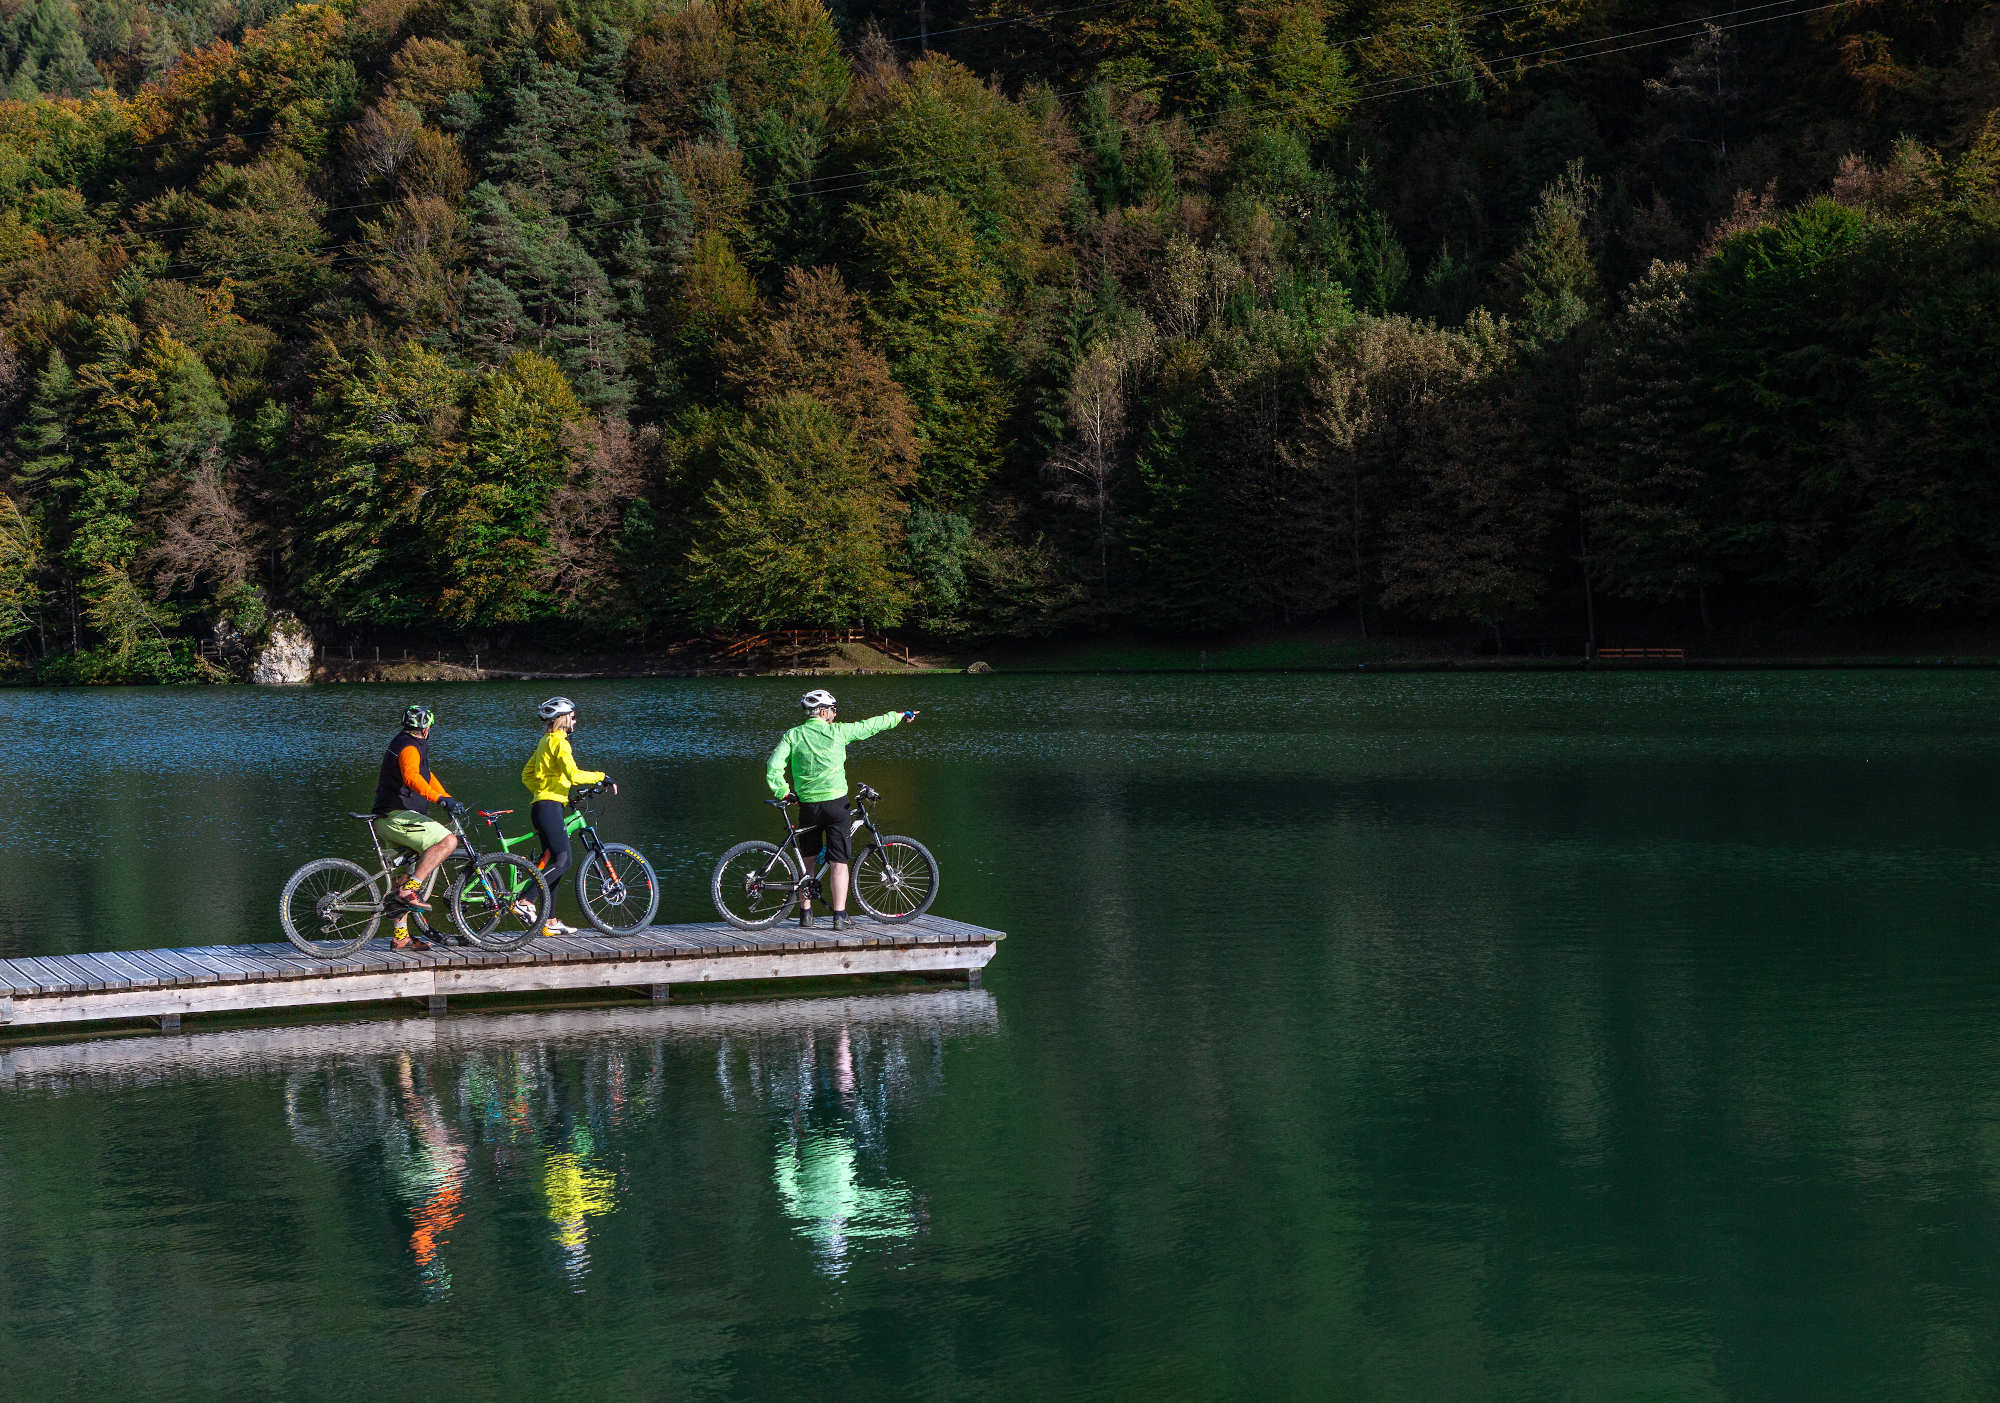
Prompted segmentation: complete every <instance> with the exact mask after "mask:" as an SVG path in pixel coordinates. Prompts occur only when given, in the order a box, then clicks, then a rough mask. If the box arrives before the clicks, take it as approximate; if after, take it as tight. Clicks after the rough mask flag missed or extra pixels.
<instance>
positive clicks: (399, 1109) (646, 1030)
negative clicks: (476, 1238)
mask: <svg viewBox="0 0 2000 1403" xmlns="http://www.w3.org/2000/svg"><path fill="white" fill-rule="evenodd" d="M997 1027H998V1016H997V1013H996V1010H995V1006H994V1003H993V1000H992V996H991V995H989V994H987V993H985V992H984V991H983V990H963V991H961V990H949V991H937V992H928V993H920V994H908V995H873V996H859V997H854V998H839V999H797V1000H785V1001H780V1002H770V1003H755V1004H717V1005H692V1006H688V1007H673V1006H669V1007H654V1008H639V1009H592V1010H587V1011H586V1010H578V1011H569V1012H561V1011H552V1012H548V1013H540V1014H505V1015H494V1016H485V1017H466V1018H457V1019H444V1020H430V1019H407V1020H399V1021H388V1022H379V1023H351V1024H333V1025H326V1026H320V1027H302V1028H261V1029H243V1030H230V1031H224V1032H206V1033H202V1032H196V1033H184V1034H180V1035H177V1036H176V1035H167V1036H161V1037H149V1038H138V1039H120V1040H113V1041H103V1042H84V1043H73V1044H67V1045H51V1046H30V1047H19V1048H14V1049H11V1050H5V1051H0V1088H7V1087H10V1086H11V1087H12V1088H15V1089H21V1090H25V1089H35V1090H39V1091H42V1092H46V1093H54V1094H65V1093H75V1092H84V1091H90V1092H103V1091H106V1090H110V1089H113V1088H117V1087H128V1086H134V1085H141V1086H152V1085H159V1084H162V1083H166V1082H172V1081H182V1080H197V1079H204V1078H223V1077H238V1076H275V1077H277V1078H278V1079H279V1080H280V1082H281V1084H282V1088H283V1095H282V1115H283V1118H284V1123H285V1126H286V1128H287V1129H288V1130H289V1131H290V1134H291V1138H292V1141H293V1142H294V1143H295V1144H296V1145H297V1146H298V1147H299V1148H300V1149H301V1150H302V1151H304V1152H306V1153H307V1154H308V1155H309V1156H311V1157H312V1158H313V1159H315V1160H318V1161H320V1162H322V1163H324V1164H326V1165H329V1166H331V1167H332V1168H334V1169H335V1170H336V1171H337V1172H338V1173H339V1174H340V1175H341V1176H343V1178H344V1179H345V1180H346V1181H347V1186H348V1192H349V1194H351V1195H353V1196H355V1197H356V1198H364V1199H365V1198H366V1197H368V1196H371V1195H373V1196H377V1197H379V1198H380V1199H382V1200H383V1201H384V1202H385V1203H387V1204H389V1205H392V1206H393V1211H394V1214H395V1215H396V1220H397V1223H398V1232H399V1234H400V1236H401V1237H402V1239H403V1241H404V1242H405V1244H406V1251H407V1257H408V1263H409V1271H410V1274H411V1277H412V1279H413V1280H414V1283H415V1285H416V1288H417V1290H418V1291H419V1293H420V1294H421V1295H422V1296H423V1297H425V1298H427V1299H430V1300H441V1299H444V1298H446V1297H448V1296H449V1295H450V1294H451V1293H452V1290H453V1258H454V1253H455V1252H456V1250H457V1239H458V1237H459V1236H460V1235H461V1234H462V1233H463V1232H465V1231H467V1230H468V1219H469V1218H470V1219H472V1220H474V1221H475V1222H476V1223H478V1225H479V1231H480V1232H481V1233H485V1232H486V1231H488V1226H487V1225H488V1224H490V1223H500V1224H503V1225H506V1226H507V1227H508V1228H509V1230H517V1225H521V1224H531V1223H539V1224H540V1227H539V1229H537V1230H536V1236H537V1237H539V1238H540V1240H541V1242H542V1243H543V1246H542V1248H541V1250H542V1251H543V1252H545V1253H547V1254H548V1257H549V1260H550V1262H551V1271H552V1274H553V1275H554V1276H555V1277H557V1278H558V1279H559V1280H560V1281H561V1282H562V1283H563V1285H564V1286H566V1287H567V1289H569V1290H571V1291H582V1290H584V1289H586V1287H587V1285H588V1283H589V1279H590V1276H591V1272H592V1269H593V1237H594V1235H595V1234H596V1233H598V1232H599V1231H600V1230H601V1229H602V1227H603V1226H604V1225H605V1224H606V1223H607V1222H609V1221H611V1220H613V1219H615V1218H616V1217H617V1216H618V1215H620V1214H621V1213H624V1212H627V1211H629V1210H630V1209H631V1208H632V1194H631V1191H630V1185H629V1182H628V1174H627V1170H626V1164H627V1160H628V1157H629V1156H631V1155H632V1154H635V1153H642V1154H643V1153H648V1152H650V1151H651V1150H654V1149H657V1148H658V1147H659V1146H661V1145H662V1144H665V1145H668V1146H673V1145H674V1144H676V1143H677V1142H678V1141H681V1140H683V1139H686V1138H690V1137H691V1136H692V1134H693V1132H692V1131H691V1129H690V1126H691V1123H693V1122H698V1121H700V1120H702V1119H704V1118H705V1117H708V1116H711V1115H712V1114H713V1111H714V1109H720V1110H721V1111H722V1112H723V1113H724V1114H725V1115H728V1116H732V1117H746V1118H755V1119H757V1120H759V1121H761V1122H762V1123H763V1124H764V1126H765V1130H764V1131H763V1132H762V1133H764V1134H768V1136H769V1142H768V1143H769V1145H770V1150H769V1159H768V1163H769V1165H770V1183H771V1185H772V1188H773V1189H774V1190H775V1195H776V1207H777V1208H778V1210H779V1211H780V1212H781V1213H782V1214H783V1216H784V1218H785V1219H786V1220H787V1222H788V1223H789V1224H790V1226H791V1229H792V1231H793V1232H794V1233H795V1234H796V1235H797V1236H798V1237H800V1238H801V1239H803V1240H804V1241H805V1242H806V1243H807V1244H809V1245H810V1247H811V1250H812V1253H813V1261H814V1264H815V1266H816V1267H817V1269H818V1270H820V1271H822V1272H823V1273H825V1274H826V1275H828V1276H831V1277H834V1278H839V1277H841V1276H843V1275H844V1274H845V1273H846V1272H847V1270H848V1269H849V1267H850V1265H851V1264H852V1262H853V1260H854V1258H855V1255H856V1253H857V1252H858V1251H859V1250H860V1249H861V1247H862V1245H863V1244H869V1243H876V1244H884V1245H889V1244H895V1243H903V1242H908V1241H910V1240H911V1239H913V1238H915V1237H916V1236H917V1235H918V1234H920V1233H921V1232H922V1231H923V1229H924V1227H925V1224H926V1222H927V1217H926V1213H925V1208H924V1199H923V1196H922V1194H921V1193H919V1192H918V1191H917V1190H916V1189H914V1188H912V1187H911V1186H910V1185H909V1184H908V1183H906V1182H904V1181H903V1180H902V1179H900V1178H898V1177H897V1176H896V1175H895V1174H894V1173H892V1172H891V1169H890V1167H889V1165H890V1155H889V1150H888V1146H887V1143H886V1140H885V1130H886V1128H887V1126H888V1125H889V1124H890V1122H891V1119H892V1117H893V1116H895V1115H897V1114H899V1113H902V1112H904V1111H907V1110H908V1109H909V1108H910V1107H911V1106H912V1105H914V1104H916V1103H917V1102H919V1101H921V1100H922V1099H924V1098H927V1097H929V1096H931V1095H933V1094H935V1093H936V1092H938V1091H939V1090H940V1089H941V1088H942V1087H943V1086H944V1082H945V1049H946V1044H947V1042H948V1041H950V1040H951V1039H953V1038H957V1037H961V1036H965V1035H971V1034H979V1033H990V1032H992V1031H994V1030H995V1029H996V1028H997ZM704 1044H709V1045H712V1046H713V1049H714V1051H713V1056H712V1058H711V1057H709V1056H706V1055H704V1054H703V1052H702V1046H703V1045H704ZM691 1052H692V1053H694V1054H695V1055H694V1056H693V1057H689V1056H688V1055H687V1054H689V1053H691ZM710 1087H712V1088H713V1090H707V1089H706V1088H710ZM704 1097H706V1098H708V1103H709V1109H704V1107H703V1106H702V1105H701V1101H702V1099H704ZM718 1101H719V1103H720V1104H719V1108H718V1107H717V1102H718ZM670 1108H672V1109H670ZM643 1201H644V1202H645V1203H646V1205H647V1206H646V1210H645V1214H642V1215H641V1216H642V1217H643V1216H645V1215H646V1214H651V1215H657V1214H659V1213H662V1212H667V1211H670V1210H669V1209H668V1208H667V1206H666V1205H667V1202H668V1200H664V1199H662V1198H661V1197H660V1196H659V1195H658V1194H652V1195H650V1196H649V1197H648V1198H646V1199H645V1200H643ZM517 1236H518V1231H517ZM526 1245H527V1244H525V1243H518V1242H517V1243H516V1246H517V1247H525V1246H526Z"/></svg>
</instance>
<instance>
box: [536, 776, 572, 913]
mask: <svg viewBox="0 0 2000 1403" xmlns="http://www.w3.org/2000/svg"><path fill="white" fill-rule="evenodd" d="M528 821H529V822H530V823H532V824H534V825H535V832H536V833H537V834H539V835H540V836H541V839H542V857H543V859H544V860H543V863H542V879H543V880H544V881H546V882H547V883H548V884H549V899H550V900H551V901H553V900H554V899H555V895H556V888H557V887H558V886H560V885H562V879H563V874H564V873H565V872H567V871H569V830H568V829H567V828H565V827H563V806H562V805H561V804H558V803H557V802H556V801H555V800H553V799H537V800H535V802H534V803H532V804H530V805H528Z"/></svg>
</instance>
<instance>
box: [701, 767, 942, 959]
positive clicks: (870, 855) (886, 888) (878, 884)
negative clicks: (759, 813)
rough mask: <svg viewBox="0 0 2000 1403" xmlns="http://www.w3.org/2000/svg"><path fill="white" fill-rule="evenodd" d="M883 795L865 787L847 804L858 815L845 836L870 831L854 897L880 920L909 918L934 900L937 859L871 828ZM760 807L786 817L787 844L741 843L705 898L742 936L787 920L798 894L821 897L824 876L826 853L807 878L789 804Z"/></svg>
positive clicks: (859, 852)
mask: <svg viewBox="0 0 2000 1403" xmlns="http://www.w3.org/2000/svg"><path fill="white" fill-rule="evenodd" d="M881 797H882V796H881V795H880V794H878V793H877V792H876V791H875V790H873V789H871V788H869V787H868V786H867V785H865V784H864V785H860V786H858V787H857V788H856V790H855V796H854V798H853V799H851V800H849V801H848V804H847V811H848V812H849V813H850V814H853V815H856V817H855V818H854V820H853V826H852V828H851V829H850V830H849V832H850V833H851V834H855V835H858V834H859V833H860V832H861V831H862V830H863V829H864V828H865V829H866V830H867V831H868V837H867V839H866V841H864V842H860V843H858V844H856V845H855V849H854V870H853V878H854V880H853V884H852V885H853V889H854V899H855V900H856V901H858V902H860V903H861V909H862V910H863V911H865V912H867V913H868V914H869V915H871V916H873V917H874V918H875V919H876V920H878V921H889V922H891V923H894V922H899V921H908V920H913V919H915V918H916V917H918V916H921V915H923V913H924V912H926V911H928V910H930V909H931V903H932V902H933V901H935V900H937V889H938V865H937V859H936V858H934V857H932V856H931V850H930V849H929V848H927V847H925V846H924V845H923V844H922V843H919V842H918V841H917V840H916V839H915V838H906V837H904V836H903V835H902V834H900V833H891V834H888V835H886V836H885V835H884V834H883V833H882V831H881V830H880V829H879V828H877V827H876V826H875V815H874V813H873V812H872V811H871V810H870V809H869V807H868V806H869V805H870V804H873V803H874V802H875V801H876V800H878V799H880V798H881ZM764 802H765V803H767V804H769V805H770V806H771V807H772V808H774V809H776V810H778V811H779V813H780V814H782V815H783V817H784V820H785V841H784V842H783V843H766V842H762V841H760V840H758V839H754V838H753V839H752V840H750V841H749V842H747V843H738V844H737V845H736V846H735V847H733V848H731V849H730V850H729V851H728V852H726V853H724V854H723V855H722V856H721V857H719V858H717V859H716V862H715V871H714V872H713V873H711V874H710V876H709V879H708V894H709V897H710V899H711V900H713V901H714V902H715V909H716V911H717V912H718V913H720V915H721V916H722V919H723V920H725V921H727V922H729V924H731V925H732V926H739V927H741V928H742V929H744V930H762V929H764V928H765V927H766V926H774V925H776V924H777V923H778V922H780V921H782V920H784V919H785V917H786V916H788V915H790V914H791V912H792V908H793V907H794V906H796V905H798V902H799V899H800V897H801V896H807V895H809V896H813V897H817V896H818V895H819V894H820V892H821V890H822V889H823V887H822V883H823V880H824V878H825V876H826V849H825V848H824V847H822V848H821V849H820V851H819V855H818V858H817V862H818V866H817V867H816V868H815V870H814V871H813V874H812V875H811V876H810V877H808V876H807V875H806V874H805V866H806V864H805V858H804V854H803V853H801V852H800V851H799V830H798V828H797V827H796V826H795V825H794V824H793V823H792V809H791V805H792V802H793V801H792V800H790V799H766V800H765V801H764Z"/></svg>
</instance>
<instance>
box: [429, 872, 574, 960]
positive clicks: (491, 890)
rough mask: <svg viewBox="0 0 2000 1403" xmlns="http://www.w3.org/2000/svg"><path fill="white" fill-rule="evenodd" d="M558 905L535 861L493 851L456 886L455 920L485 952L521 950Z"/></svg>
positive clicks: (452, 904) (463, 933)
mask: <svg viewBox="0 0 2000 1403" xmlns="http://www.w3.org/2000/svg"><path fill="white" fill-rule="evenodd" d="M553 904H554V903H552V902H551V901H550V900H549V884H548V883H547V882H545V881H543V880H542V874H541V873H540V872H539V871H538V870H537V869H536V867H535V864H534V863H532V862H530V861H528V859H526V858H525V857H519V856H517V855H515V854H514V853H488V854H486V855H485V856H484V857H482V858H480V859H479V860H478V861H477V862H473V863H468V864H466V868H465V875H464V876H462V877H460V878H459V879H458V884H457V885H456V886H454V887H453V888H452V889H451V923H452V924H453V925H455V926H457V927H458V929H459V933H460V934H461V935H463V936H464V937H465V938H466V939H467V940H470V941H471V942H472V943H473V944H474V945H477V946H478V947H479V948H480V949H482V950H518V949H519V948H520V947H521V946H523V945H525V944H527V943H528V942H529V941H530V940H533V939H534V938H535V937H536V936H537V935H539V934H540V933H541V930H542V922H544V921H546V920H547V919H548V918H549V907H550V906H551V905H553Z"/></svg>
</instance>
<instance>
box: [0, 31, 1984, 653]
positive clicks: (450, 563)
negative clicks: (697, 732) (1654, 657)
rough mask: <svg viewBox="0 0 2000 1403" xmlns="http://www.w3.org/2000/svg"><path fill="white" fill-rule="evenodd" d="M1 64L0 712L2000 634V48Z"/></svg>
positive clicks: (807, 52) (1306, 38)
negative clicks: (68, 691) (387, 688)
mask: <svg viewBox="0 0 2000 1403" xmlns="http://www.w3.org/2000/svg"><path fill="white" fill-rule="evenodd" d="M0 66H4V74H5V78H6V82H7V91H8V93H9V94H10V95H11V97H10V100H8V101H5V102H0V334H4V342H0V442H4V444H5V445H6V447H7V450H8V451H7V456H6V462H5V495H4V497H0V642H4V646H5V648H6V649H7V651H8V657H9V660H10V666H11V667H13V669H14V670H15V671H16V672H17V673H18V674H19V675H25V676H32V677H37V678H40V679H43V680H50V681H65V680H73V681H119V680H149V679H169V680H171V679H190V678H198V677H202V676H215V675H222V674H221V673H220V672H219V671H218V669H217V667H216V664H215V662H214V661H213V657H214V653H215V646H214V645H215V644H216V643H218V642H219V643H220V645H221V656H222V658H223V663H224V667H225V668H226V667H227V666H228V664H229V659H230V658H231V657H238V658H240V657H241V656H243V654H244V651H245V650H246V649H248V648H249V647H252V646H254V644H255V643H256V641H257V640H258V638H259V637H260V636H261V635H262V634H263V633H264V631H265V630H267V629H268V628H269V626H270V621H271V619H272V618H273V617H274V616H275V613H276V611H278V610H291V611H295V612H296V613H298V614H299V615H300V616H302V617H303V618H304V619H305V620H306V621H307V622H308V623H309V624H311V625H312V626H313V627H314V628H315V629H316V630H318V631H320V632H321V633H322V634H328V633H331V634H336V635H340V636H355V635H360V636H363V637H368V636H371V635H372V636H375V637H382V636H385V635H386V636H401V637H405V638H408V637H426V638H452V639H478V640H493V641H494V642H495V643H497V645H498V646H502V647H504V646H506V645H507V643H508V641H509V640H512V639H519V640H533V641H534V642H536V643H538V644H540V645H543V646H547V645H549V644H551V643H554V644H557V645H560V644H562V643H564V642H569V643H574V644H575V645H577V646H589V647H595V648H604V647H619V646H627V645H632V644H638V643H644V642H646V641H648V640H658V639H663V638H671V637H677V636H686V635H688V634H690V633H693V632H697V631H709V630H715V631H728V630H743V629H752V628H762V627H769V626H778V625H799V626H848V625H866V626H869V627H876V628H880V627H901V628H905V629H912V630H919V631H922V632H924V633H927V634H929V635H931V636H933V637H937V638H941V639H964V640H976V639H995V638H1026V637H1037V636H1050V635H1060V634H1073V633H1078V632H1085V631H1089V630H1093V629H1105V628H1114V629H1128V630H1140V631H1146V630H1151V631H1224V630H1231V629H1239V628H1243V627H1247V626H1256V625H1267V624H1298V623H1308V622H1318V621H1328V620H1333V621H1347V622H1348V623H1349V624H1350V625H1351V626H1353V627H1355V628H1357V629H1358V630H1359V631H1361V632H1364V633H1368V634H1370V635H1379V634H1381V633H1382V632H1384V631H1385V630H1386V631H1391V632H1394V631H1408V630H1413V629H1415V630H1423V629H1433V630H1441V631H1452V630H1456V631H1459V632H1461V633H1464V634H1467V635H1483V636H1485V637H1487V638H1489V639H1491V640H1493V641H1494V642H1496V643H1504V642H1505V640H1507V639H1508V638H1510V637H1513V638H1519V637H1521V636H1523V635H1536V634H1541V635H1562V636H1564V637H1566V638H1570V639H1574V640H1582V639H1583V638H1585V637H1586V636H1589V635H1591V634H1593V633H1600V632H1601V631H1602V629H1603V628H1604V627H1605V624H1604V623H1603V621H1604V620H1606V619H1614V620H1622V621H1624V624H1623V626H1625V627H1628V628H1630V627H1635V626H1643V627H1645V628H1647V629H1650V630H1651V631H1652V632H1653V633H1654V634H1656V635H1658V634H1668V635H1671V641H1681V640H1683V639H1685V640H1687V641H1690V642H1695V643H1699V642H1701V641H1702V640H1703V639H1705V638H1709V637H1712V636H1713V634H1714V633H1715V631H1716V630H1718V629H1720V630H1725V631H1734V632H1735V633H1737V634H1739V635H1741V634H1745V633H1749V634H1754V633H1755V632H1756V631H1758V630H1772V629H1785V628H1796V627H1801V626H1803V627H1820V626H1826V625H1828V624H1836V623H1846V624H1856V623H1859V624H1866V625H1869V626H1875V627H1884V628H1891V629H1912V630H1916V629H1923V628H1933V627H1939V626H1958V625H1964V624H1967V623H1977V622H1981V621H1985V620H1989V619H1991V618H1993V616H1994V614H1995V612H1996V608H2000V475H1996V472H1995V454H1994V444H1995V442H1996V433H1995V430H1996V428H2000V422H1996V420H2000V396H1996V394H1995V389H1996V387H2000V117H1996V116H1995V111H1996V109H2000V7H1996V6H1995V5H1994V4H1992V3H1968V2H1966V0H1958V2H1956V3H1955V2H1954V0H1848V3H1835V4H1826V3H1819V0H1779V2H1778V3H1771V4H1757V5H1732V6H1723V5H1720V4H1717V3H1715V0H1696V2H1695V3H1659V2H1658V0H1534V2H1532V3H1525V4H1512V5H1498V6H1482V4H1481V3H1480V0H1387V3H1374V2H1373V0H1357V3H1353V4H1342V3H1338V0H1266V3H1236V4H1231V3H1224V0H1105V2H1104V3H1096V4H1081V5H1064V6H1056V7H1050V6H1048V5H1047V4H1046V0H932V2H929V3H925V4H922V5H909V4H894V3H892V4H882V5H873V4H865V3H852V4H834V5H831V6H828V5H823V4H822V3H820V0H536V3H527V0H457V2H456V3H444V0H339V3H333V4H306V5H298V6H295V7H292V8H288V9H286V8H280V7H277V6H272V5H265V6H262V7H258V6H255V5H252V6H248V7H246V6H243V5H238V4H234V3H229V2H228V0H223V2H222V3H213V4H206V5H203V4H199V3H198V4H196V5H194V6H192V7H176V8H173V9H158V8H155V7H154V6H153V5H152V4H150V3H149V0H31V2H29V3H16V4H13V5H12V6H11V8H10V6H9V5H8V4H5V3H0ZM197 641H205V642H207V643H209V644H210V649H209V652H210V656H209V657H204V656H203V655H202V654H201V653H200V652H198V651H197V647H196V644H197Z"/></svg>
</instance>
